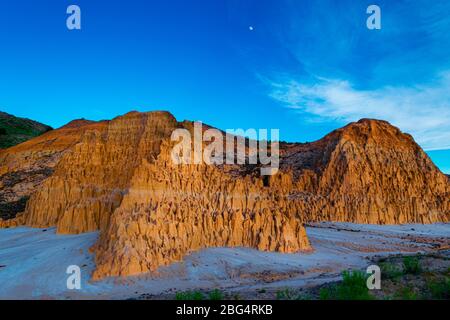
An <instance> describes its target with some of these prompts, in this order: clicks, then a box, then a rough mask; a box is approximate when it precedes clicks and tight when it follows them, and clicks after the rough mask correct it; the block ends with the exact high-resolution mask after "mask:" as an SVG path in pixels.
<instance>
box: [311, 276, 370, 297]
mask: <svg viewBox="0 0 450 320" xmlns="http://www.w3.org/2000/svg"><path fill="white" fill-rule="evenodd" d="M342 278H343V280H342V282H340V283H337V284H335V285H332V286H331V287H326V288H322V289H321V290H320V292H319V298H320V299H321V300H371V299H373V296H372V295H371V294H370V293H369V289H368V288H367V278H368V275H366V274H365V273H364V272H361V271H344V272H343V273H342Z"/></svg>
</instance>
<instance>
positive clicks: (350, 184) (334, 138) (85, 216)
mask: <svg viewBox="0 0 450 320" xmlns="http://www.w3.org/2000/svg"><path fill="white" fill-rule="evenodd" d="M192 127H193V124H192V122H189V121H184V122H177V121H176V119H175V118H174V117H173V116H172V115H171V114H170V113H168V112H150V113H138V112H130V113H128V114H126V115H124V116H121V117H117V118H115V119H113V120H111V121H102V122H91V121H85V120H77V121H73V122H71V123H69V124H68V125H66V126H64V127H62V128H60V129H58V130H54V131H51V132H48V133H46V134H44V135H42V136H40V137H37V138H35V139H32V140H30V141H27V142H25V143H22V144H20V145H18V146H15V147H12V148H9V149H6V150H1V151H0V186H1V189H0V210H1V216H2V217H4V218H6V219H5V220H3V221H0V226H2V227H15V226H21V225H25V226H31V227H40V228H47V227H56V230H57V232H58V233H60V234H80V233H86V232H93V231H97V230H98V231H99V232H100V236H99V239H98V241H97V242H96V243H95V245H94V246H93V247H92V250H93V252H94V254H95V270H94V272H93V279H95V280H100V279H102V278H104V277H108V276H129V275H137V274H141V273H146V272H155V271H156V270H157V269H158V268H160V267H162V266H165V265H169V264H171V263H173V262H177V261H180V260H182V259H183V257H185V256H186V255H187V254H188V253H190V252H191V251H195V250H199V249H202V248H208V247H250V248H256V249H259V250H261V251H276V252H283V253H295V252H310V251H311V250H313V247H311V245H310V242H309V240H308V237H307V235H306V232H305V228H304V224H305V223H306V222H320V221H336V222H354V223H371V224H401V223H433V222H448V221H449V220H450V181H449V178H448V177H447V176H445V175H444V174H442V173H441V172H440V171H439V169H437V168H436V166H435V165H434V164H433V163H432V162H431V160H430V159H429V158H428V156H427V155H426V154H425V153H424V152H423V151H422V150H421V148H420V147H419V146H418V145H417V144H416V143H415V142H414V140H413V138H412V137H411V136H410V135H408V134H404V133H402V132H401V131H400V130H399V129H397V128H395V127H393V126H391V125H390V124H389V123H387V122H385V121H378V120H369V119H363V120H360V121H359V122H356V123H351V124H349V125H347V126H346V127H344V128H342V129H339V130H336V131H333V132H332V133H330V134H329V135H327V136H326V137H324V138H323V139H321V140H319V141H316V142H313V143H307V144H300V143H291V144H287V143H282V144H281V145H280V156H281V158H280V171H279V172H278V173H277V174H276V175H274V176H271V177H270V178H266V177H262V176H260V174H259V172H260V170H259V167H258V166H251V165H224V166H214V165H206V164H201V165H175V164H174V163H173V162H172V161H171V158H170V151H171V150H172V148H173V145H174V142H171V141H170V136H171V134H172V132H173V130H175V129H177V128H186V129H188V130H192ZM25 203H26V205H24V204H25Z"/></svg>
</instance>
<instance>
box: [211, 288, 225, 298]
mask: <svg viewBox="0 0 450 320" xmlns="http://www.w3.org/2000/svg"><path fill="white" fill-rule="evenodd" d="M208 298H209V300H223V293H222V291H220V290H219V289H214V290H213V291H211V292H210V293H209V295H208Z"/></svg>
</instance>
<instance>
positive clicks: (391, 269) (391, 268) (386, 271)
mask: <svg viewBox="0 0 450 320" xmlns="http://www.w3.org/2000/svg"><path fill="white" fill-rule="evenodd" d="M380 269H381V277H382V278H383V279H384V280H397V279H398V278H400V277H401V276H402V274H403V272H402V270H401V269H400V268H399V267H397V266H395V265H394V264H392V263H389V262H383V263H380Z"/></svg>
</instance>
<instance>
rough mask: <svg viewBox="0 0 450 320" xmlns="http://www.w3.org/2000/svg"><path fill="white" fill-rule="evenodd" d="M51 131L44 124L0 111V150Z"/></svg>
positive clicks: (50, 128)
mask: <svg viewBox="0 0 450 320" xmlns="http://www.w3.org/2000/svg"><path fill="white" fill-rule="evenodd" d="M50 130H52V127H49V126H47V125H45V124H42V123H39V122H36V121H33V120H30V119H25V118H18V117H15V116H13V115H10V114H8V113H6V112H1V111H0V149H5V148H9V147H12V146H15V145H16V144H19V143H22V142H24V141H27V140H29V139H31V138H34V137H36V136H39V135H41V134H43V133H45V132H47V131H50Z"/></svg>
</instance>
